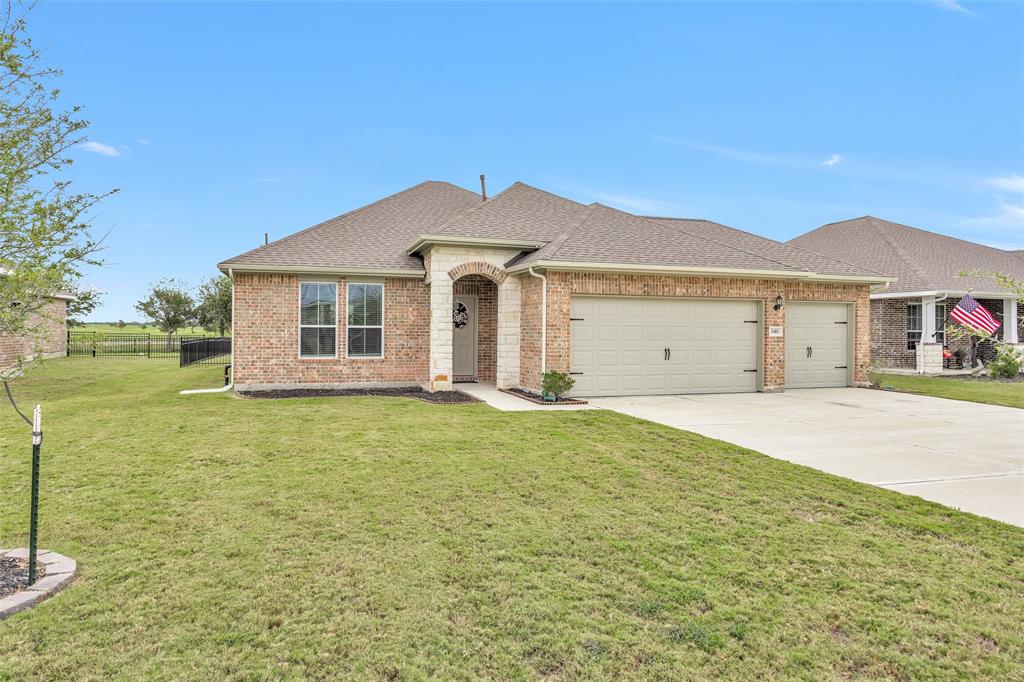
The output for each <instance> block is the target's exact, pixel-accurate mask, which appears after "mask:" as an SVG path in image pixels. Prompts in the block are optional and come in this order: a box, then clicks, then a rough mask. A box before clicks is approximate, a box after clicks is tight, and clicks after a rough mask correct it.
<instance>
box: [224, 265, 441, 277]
mask: <svg viewBox="0 0 1024 682" xmlns="http://www.w3.org/2000/svg"><path fill="white" fill-rule="evenodd" d="M217 269H218V270H220V271H221V272H223V273H224V274H228V273H230V272H232V271H234V272H252V273H268V274H284V275H337V276H345V275H352V276H355V277H410V278H420V277H425V276H426V274H427V271H426V270H424V269H422V268H360V267H345V266H341V267H330V266H304V265H247V264H244V265H239V264H236V263H220V264H218V265H217Z"/></svg>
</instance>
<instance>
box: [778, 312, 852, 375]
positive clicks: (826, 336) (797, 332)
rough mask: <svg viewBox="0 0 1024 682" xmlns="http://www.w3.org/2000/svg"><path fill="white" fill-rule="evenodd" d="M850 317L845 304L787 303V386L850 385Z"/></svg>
mask: <svg viewBox="0 0 1024 682" xmlns="http://www.w3.org/2000/svg"><path fill="white" fill-rule="evenodd" d="M849 316H850V306H848V305H847V304H845V303H793V302H790V303H788V304H787V305H786V388H825V387H828V386H846V385H847V383H848V378H847V377H848V376H849V373H850V326H851V324H852V321H851V320H850V319H849Z"/></svg>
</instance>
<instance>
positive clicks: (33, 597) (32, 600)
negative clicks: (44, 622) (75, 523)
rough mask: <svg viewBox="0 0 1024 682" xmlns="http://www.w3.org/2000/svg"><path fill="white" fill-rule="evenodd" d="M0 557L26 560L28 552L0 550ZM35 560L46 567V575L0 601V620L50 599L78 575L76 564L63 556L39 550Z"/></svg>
mask: <svg viewBox="0 0 1024 682" xmlns="http://www.w3.org/2000/svg"><path fill="white" fill-rule="evenodd" d="M0 557H7V558H10V559H27V558H28V550H27V549H25V548H24V547H22V548H19V549H10V550H3V549H0ZM36 560H37V561H38V562H39V563H41V564H43V565H44V566H45V567H46V574H45V575H44V576H43V577H42V578H40V579H39V580H37V581H36V582H35V584H34V585H32V586H31V587H29V588H27V589H24V590H22V591H20V592H15V593H14V594H9V595H7V596H6V597H4V598H3V599H0V620H3V619H4V618H6V617H7V616H10V615H13V614H15V613H17V612H18V611H22V610H24V609H28V608H31V607H33V606H35V605H36V604H38V603H39V602H41V601H42V600H44V599H46V598H47V597H52V596H53V595H55V594H57V592H59V591H60V590H62V589H64V588H65V587H67V586H68V585H70V584H71V581H72V580H74V579H75V576H76V575H78V563H77V562H76V561H75V560H74V559H69V558H68V557H66V556H64V555H63V554H57V553H56V552H51V551H49V550H45V549H41V550H38V551H37V552H36Z"/></svg>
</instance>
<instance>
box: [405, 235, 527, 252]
mask: <svg viewBox="0 0 1024 682" xmlns="http://www.w3.org/2000/svg"><path fill="white" fill-rule="evenodd" d="M545 243H546V242H538V241H530V240H523V239H491V238H488V237H460V236H457V235H450V234H421V235H420V236H419V237H417V238H416V240H415V241H414V242H413V243H412V244H410V245H409V246H407V247H406V249H405V251H406V253H410V254H413V253H418V252H419V251H421V250H422V249H423V247H425V246H430V245H432V244H444V245H447V246H466V247H470V248H472V247H481V246H483V247H495V248H504V249H516V250H519V251H523V250H535V249H539V248H540V247H542V246H544V244H545Z"/></svg>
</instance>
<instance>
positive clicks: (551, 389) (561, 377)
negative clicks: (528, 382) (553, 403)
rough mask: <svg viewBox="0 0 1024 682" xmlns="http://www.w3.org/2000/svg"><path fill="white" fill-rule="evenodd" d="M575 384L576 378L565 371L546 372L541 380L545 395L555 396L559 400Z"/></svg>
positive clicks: (541, 387) (541, 388)
mask: <svg viewBox="0 0 1024 682" xmlns="http://www.w3.org/2000/svg"><path fill="white" fill-rule="evenodd" d="M575 384H576V380H575V379H573V378H572V377H571V376H569V375H568V374H566V373H564V372H555V371H551V372H544V377H543V379H541V382H540V390H541V391H542V392H544V394H545V395H553V396H555V399H556V400H557V399H558V398H561V397H562V396H563V395H565V394H566V393H568V392H569V391H571V390H572V387H573V386H574V385H575Z"/></svg>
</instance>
